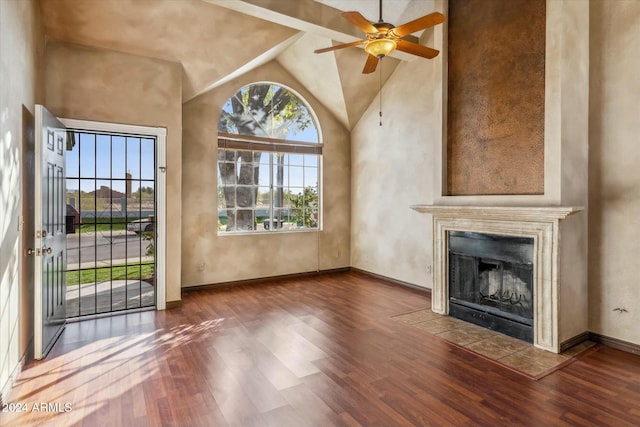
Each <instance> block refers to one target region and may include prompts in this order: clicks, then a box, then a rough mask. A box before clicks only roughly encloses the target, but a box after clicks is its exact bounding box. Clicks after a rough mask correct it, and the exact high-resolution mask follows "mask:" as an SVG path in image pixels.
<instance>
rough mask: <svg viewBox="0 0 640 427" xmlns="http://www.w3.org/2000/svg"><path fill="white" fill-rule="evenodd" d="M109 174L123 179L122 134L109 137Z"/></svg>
mask: <svg viewBox="0 0 640 427" xmlns="http://www.w3.org/2000/svg"><path fill="white" fill-rule="evenodd" d="M111 158H112V160H113V161H112V163H111V176H113V177H114V178H121V179H124V178H125V177H126V176H125V173H126V172H127V171H126V170H125V159H126V151H125V138H124V137H122V136H114V137H112V138H111Z"/></svg>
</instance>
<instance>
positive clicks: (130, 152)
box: [126, 138, 140, 179]
mask: <svg viewBox="0 0 640 427" xmlns="http://www.w3.org/2000/svg"><path fill="white" fill-rule="evenodd" d="M126 146H127V165H126V168H127V172H129V173H130V174H131V177H132V178H133V179H140V138H127V141H126Z"/></svg>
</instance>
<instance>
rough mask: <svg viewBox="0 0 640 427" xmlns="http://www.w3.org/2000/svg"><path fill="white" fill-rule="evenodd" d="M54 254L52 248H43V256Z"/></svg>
mask: <svg viewBox="0 0 640 427" xmlns="http://www.w3.org/2000/svg"><path fill="white" fill-rule="evenodd" d="M52 252H53V250H51V248H42V254H43V255H44V254H48V255H51V253H52Z"/></svg>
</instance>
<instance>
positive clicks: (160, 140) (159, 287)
mask: <svg viewBox="0 0 640 427" xmlns="http://www.w3.org/2000/svg"><path fill="white" fill-rule="evenodd" d="M60 121H61V122H62V123H63V124H64V125H65V126H66V127H67V128H68V129H69V130H77V131H82V130H86V131H91V132H105V133H116V134H118V133H121V134H133V135H139V136H151V137H155V138H156V144H157V156H158V161H157V164H156V218H155V221H156V251H155V252H156V253H155V255H156V309H157V310H164V309H165V308H166V306H167V279H166V276H167V275H166V268H167V259H166V258H167V218H166V215H167V174H166V171H167V129H166V128H161V127H150V126H136V125H125V124H118V123H107V122H94V121H89V120H77V119H62V118H61V119H60Z"/></svg>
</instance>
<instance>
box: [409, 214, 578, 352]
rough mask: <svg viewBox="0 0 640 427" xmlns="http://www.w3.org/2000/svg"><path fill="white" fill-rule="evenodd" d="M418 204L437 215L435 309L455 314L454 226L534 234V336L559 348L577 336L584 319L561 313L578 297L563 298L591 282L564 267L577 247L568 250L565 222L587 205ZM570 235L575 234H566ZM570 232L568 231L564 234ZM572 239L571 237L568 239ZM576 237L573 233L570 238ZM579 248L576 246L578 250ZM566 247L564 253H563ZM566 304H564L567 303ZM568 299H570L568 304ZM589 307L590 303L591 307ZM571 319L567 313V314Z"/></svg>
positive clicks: (547, 347) (540, 344)
mask: <svg viewBox="0 0 640 427" xmlns="http://www.w3.org/2000/svg"><path fill="white" fill-rule="evenodd" d="M411 208H412V209H414V210H416V211H418V212H421V213H427V214H431V215H433V288H432V293H431V309H432V310H433V311H434V312H436V313H440V314H445V315H447V314H449V286H448V239H447V233H448V232H449V231H469V232H477V233H487V234H502V235H508V236H520V237H531V238H533V239H534V260H535V261H534V332H533V333H534V337H533V344H534V346H536V347H538V348H542V349H545V350H548V351H551V352H554V353H559V352H560V351H561V347H562V343H563V340H565V341H566V340H568V339H570V338H573V337H574V336H575V335H577V334H576V333H575V331H576V330H580V329H581V327H582V326H581V325H580V324H578V325H574V324H571V323H564V322H561V321H560V313H562V312H563V311H566V310H572V307H570V306H569V305H570V304H574V303H575V301H571V300H566V299H565V300H564V301H562V300H561V298H560V294H561V291H563V290H564V291H566V292H567V295H568V294H575V293H576V292H579V291H580V288H582V287H583V286H585V284H583V283H580V282H582V280H573V279H572V278H571V280H569V279H570V276H569V275H567V274H565V276H566V277H564V280H565V281H566V283H564V284H563V286H564V287H565V289H561V284H560V282H561V280H560V278H561V277H562V274H561V272H563V271H567V269H570V267H571V264H572V262H573V260H572V259H570V258H571V256H573V255H572V251H571V250H566V249H565V250H562V248H561V239H560V235H561V234H562V233H563V227H562V226H561V223H563V222H566V221H563V220H565V219H566V218H567V217H568V216H569V215H572V214H575V213H577V212H580V211H582V210H583V209H584V208H582V207H573V206H526V207H522V206H520V207H514V206H454V205H413V206H411ZM566 237H569V236H566ZM563 238H564V236H563ZM565 240H566V239H565ZM568 241H569V242H571V239H568ZM574 252H575V251H574ZM561 253H562V254H564V259H561V258H562V257H561ZM561 305H562V306H561ZM565 305H567V306H566V307H565ZM585 308H586V307H585ZM565 320H567V319H565Z"/></svg>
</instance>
